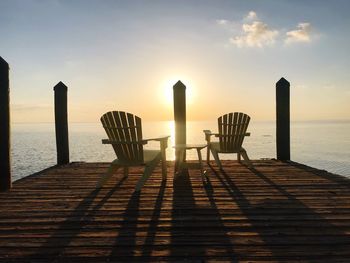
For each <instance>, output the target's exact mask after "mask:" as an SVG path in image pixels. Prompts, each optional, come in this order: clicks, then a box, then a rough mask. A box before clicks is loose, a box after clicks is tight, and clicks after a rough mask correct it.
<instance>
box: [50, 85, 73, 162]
mask: <svg viewBox="0 0 350 263" xmlns="http://www.w3.org/2000/svg"><path fill="white" fill-rule="evenodd" d="M67 89H68V88H67V86H66V85H64V84H63V83H62V82H59V83H58V84H57V85H56V86H55V87H54V88H53V90H54V91H55V128H56V148H57V164H67V163H69V144H68V119H67Z"/></svg>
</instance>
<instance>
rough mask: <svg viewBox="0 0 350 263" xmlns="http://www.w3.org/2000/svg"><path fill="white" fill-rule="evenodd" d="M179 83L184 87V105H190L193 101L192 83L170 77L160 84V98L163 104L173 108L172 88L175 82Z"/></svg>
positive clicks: (185, 79)
mask: <svg viewBox="0 0 350 263" xmlns="http://www.w3.org/2000/svg"><path fill="white" fill-rule="evenodd" d="M179 80H180V81H181V82H182V83H183V84H184V85H185V86H186V104H192V103H193V101H194V86H193V82H192V81H190V80H189V79H188V78H181V77H170V78H167V79H165V80H164V81H163V82H162V84H161V97H162V101H163V102H164V104H166V105H168V106H171V107H172V106H173V86H174V85H175V84H176V82H178V81H179Z"/></svg>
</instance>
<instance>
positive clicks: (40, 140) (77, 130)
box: [12, 121, 350, 180]
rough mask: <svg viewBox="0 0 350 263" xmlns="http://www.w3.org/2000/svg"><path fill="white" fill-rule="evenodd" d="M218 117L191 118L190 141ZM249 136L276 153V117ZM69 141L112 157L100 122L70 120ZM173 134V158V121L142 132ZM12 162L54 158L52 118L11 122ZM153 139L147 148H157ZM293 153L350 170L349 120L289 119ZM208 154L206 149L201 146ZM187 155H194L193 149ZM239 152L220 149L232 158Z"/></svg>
mask: <svg viewBox="0 0 350 263" xmlns="http://www.w3.org/2000/svg"><path fill="white" fill-rule="evenodd" d="M216 125H217V124H216V123H215V122H205V121H190V122H187V142H188V143H205V140H204V134H203V130H204V129H210V130H212V131H213V132H216V131H217V127H216ZM248 130H249V132H251V136H250V137H247V138H246V139H245V141H244V147H245V148H246V150H247V152H248V155H249V157H250V158H251V159H260V158H274V157H275V156H276V150H275V124H274V122H254V121H252V122H251V124H250V126H249V128H248ZM69 133H70V134H69V143H70V159H71V161H86V162H110V161H112V160H113V159H115V154H114V152H113V150H112V147H111V146H110V145H102V143H101V139H103V138H106V135H105V132H104V130H103V128H102V126H101V125H100V124H99V123H70V124H69ZM159 135H171V138H170V140H169V147H168V149H167V159H168V160H173V159H174V149H173V148H172V146H173V145H174V140H175V136H174V123H173V122H165V121H164V122H144V123H143V137H144V138H149V137H155V136H159ZM12 143H13V146H12V164H13V173H14V178H15V180H16V179H19V178H21V177H24V176H27V175H29V174H32V173H34V172H37V171H39V170H42V169H44V168H47V167H49V166H52V165H54V164H55V163H56V146H55V133H54V124H53V123H36V124H14V125H13V126H12ZM158 145H159V143H157V142H151V143H150V144H149V145H147V147H148V148H157V147H159V146H158ZM291 151H292V152H291V159H292V160H293V161H297V162H300V163H304V164H307V165H310V166H313V167H317V168H320V169H325V170H327V171H330V172H334V173H338V174H342V175H346V176H350V123H349V122H294V123H292V125H291ZM203 155H204V152H203ZM187 158H188V159H196V158H197V156H196V152H195V151H193V152H191V151H189V152H188V157H187ZM233 158H236V156H235V155H232V154H228V155H222V159H233Z"/></svg>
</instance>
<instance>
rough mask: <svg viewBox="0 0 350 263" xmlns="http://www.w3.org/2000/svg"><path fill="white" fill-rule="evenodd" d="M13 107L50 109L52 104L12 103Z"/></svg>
mask: <svg viewBox="0 0 350 263" xmlns="http://www.w3.org/2000/svg"><path fill="white" fill-rule="evenodd" d="M11 109H12V110H14V111H21V112H22V111H36V110H48V109H52V105H47V104H38V105H33V104H12V105H11Z"/></svg>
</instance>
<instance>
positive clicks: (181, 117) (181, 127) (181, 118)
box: [173, 80, 186, 163]
mask: <svg viewBox="0 0 350 263" xmlns="http://www.w3.org/2000/svg"><path fill="white" fill-rule="evenodd" d="M173 92H174V121H175V145H179V144H186V86H185V85H184V84H183V83H182V82H181V81H180V80H179V81H178V82H177V83H176V84H175V85H174V86H173ZM184 159H185V160H186V156H184ZM175 160H176V162H175V163H178V160H179V154H178V153H177V152H175Z"/></svg>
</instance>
